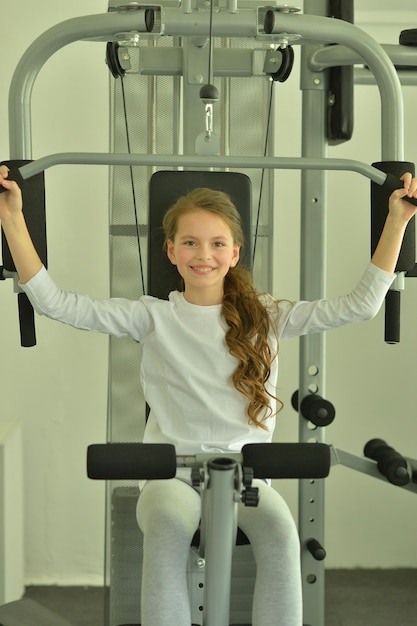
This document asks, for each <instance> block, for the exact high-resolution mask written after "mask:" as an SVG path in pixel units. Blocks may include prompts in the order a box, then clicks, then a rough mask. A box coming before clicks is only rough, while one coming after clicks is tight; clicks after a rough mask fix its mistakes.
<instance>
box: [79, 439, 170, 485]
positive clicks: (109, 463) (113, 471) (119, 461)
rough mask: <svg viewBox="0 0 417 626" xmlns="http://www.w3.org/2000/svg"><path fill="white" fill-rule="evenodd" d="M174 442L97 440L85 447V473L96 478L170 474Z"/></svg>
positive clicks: (116, 478)
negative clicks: (99, 441) (103, 441)
mask: <svg viewBox="0 0 417 626" xmlns="http://www.w3.org/2000/svg"><path fill="white" fill-rule="evenodd" d="M176 472H177V458H176V454H175V446H173V445H171V444H168V443H147V444H144V443H97V444H92V445H90V446H89V447H88V449H87V475H88V477H89V478H93V479H96V480H139V479H145V478H149V479H159V478H174V476H175V474H176Z"/></svg>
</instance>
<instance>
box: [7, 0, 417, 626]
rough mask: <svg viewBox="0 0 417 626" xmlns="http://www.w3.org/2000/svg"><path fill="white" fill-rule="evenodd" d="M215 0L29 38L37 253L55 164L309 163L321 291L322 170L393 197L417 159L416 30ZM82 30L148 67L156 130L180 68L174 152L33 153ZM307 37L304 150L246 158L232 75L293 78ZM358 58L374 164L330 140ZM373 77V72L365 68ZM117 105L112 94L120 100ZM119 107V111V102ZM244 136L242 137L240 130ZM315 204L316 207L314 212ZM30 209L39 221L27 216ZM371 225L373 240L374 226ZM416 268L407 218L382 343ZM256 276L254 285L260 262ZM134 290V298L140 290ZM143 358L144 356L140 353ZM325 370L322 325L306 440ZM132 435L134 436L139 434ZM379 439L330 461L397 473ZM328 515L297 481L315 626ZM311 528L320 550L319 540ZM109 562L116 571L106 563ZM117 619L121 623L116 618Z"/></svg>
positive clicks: (18, 103)
mask: <svg viewBox="0 0 417 626" xmlns="http://www.w3.org/2000/svg"><path fill="white" fill-rule="evenodd" d="M346 7H348V9H347V13H346ZM209 9H210V7H208V6H207V5H205V4H204V3H200V2H198V1H197V2H192V1H190V0H188V1H187V2H185V3H183V4H182V5H181V6H171V5H170V4H169V3H168V5H167V6H165V5H157V4H145V3H143V4H139V3H137V2H132V3H128V4H127V3H122V2H111V3H110V6H109V11H108V13H107V14H105V15H94V16H88V17H83V18H75V19H72V20H68V21H67V22H64V23H63V24H60V25H57V26H56V27H53V28H51V29H50V30H49V31H47V32H46V33H44V35H41V37H39V38H38V39H37V40H36V41H35V42H34V43H33V44H32V45H31V46H30V47H29V48H28V50H27V52H26V53H25V55H24V56H23V57H22V59H21V61H20V63H19V65H18V67H17V68H16V71H15V74H14V77H13V81H12V85H11V89H10V96H9V103H10V106H9V128H10V161H9V162H8V163H9V165H10V166H11V167H12V169H13V174H14V175H15V176H16V178H17V179H18V180H19V181H20V183H21V184H22V185H23V186H25V185H26V184H27V185H28V189H27V191H26V192H25V189H24V193H27V194H29V195H30V196H31V197H37V198H38V199H39V200H38V201H37V202H36V203H35V204H36V205H37V206H35V207H34V211H33V213H32V211H31V214H32V215H33V224H34V225H35V224H36V225H37V226H30V228H31V233H32V235H33V237H34V239H35V240H38V241H39V243H38V249H39V251H40V253H41V257H42V260H43V261H44V262H45V264H46V261H47V258H46V256H47V255H46V237H45V234H44V233H45V229H44V227H43V226H44V223H45V222H44V200H43V195H42V186H43V181H42V180H41V179H42V177H43V172H44V171H45V170H46V169H48V168H50V167H53V166H56V165H58V164H71V163H77V164H85V165H89V164H103V165H110V166H111V167H112V170H111V172H112V176H113V177H115V176H116V174H117V173H118V172H119V171H121V170H120V169H119V168H120V167H124V168H126V169H125V170H124V172H125V174H124V175H125V176H126V175H127V176H128V177H130V175H131V172H132V171H133V169H134V168H135V170H136V171H137V172H138V174H137V175H136V176H138V179H135V181H134V182H135V184H138V185H142V186H143V188H144V189H145V190H146V188H147V184H148V181H149V178H150V172H152V171H153V170H155V169H162V168H172V169H173V170H175V169H179V168H184V169H196V168H198V169H202V170H210V169H216V170H221V169H224V170H226V169H233V170H236V171H242V170H245V171H246V170H249V171H250V172H251V173H252V172H255V171H262V172H272V171H273V170H275V169H299V170H301V171H302V183H301V188H302V201H301V217H302V222H301V238H302V246H301V250H302V251H301V293H300V297H301V298H302V299H307V300H309V299H316V298H319V297H321V295H322V294H323V291H324V283H325V273H326V268H325V259H324V252H323V251H324V250H325V247H326V246H325V223H326V177H325V172H326V171H330V170H337V171H352V172H356V173H358V174H360V175H362V176H365V177H366V178H368V179H370V180H371V182H372V193H373V196H374V197H375V195H379V194H383V195H384V197H385V199H386V198H387V197H388V196H389V194H390V192H391V190H392V189H394V188H396V187H397V186H399V182H398V178H399V176H400V175H401V174H402V173H403V171H404V170H405V169H408V170H410V171H413V164H410V163H406V162H404V161H403V158H404V155H403V134H404V129H403V110H402V109H403V107H402V92H401V84H400V81H399V76H398V73H397V71H396V69H395V67H394V63H395V65H396V66H399V65H400V66H401V67H403V68H404V67H410V68H415V67H416V66H417V52H416V50H415V46H416V41H415V33H413V32H412V31H409V32H405V33H403V34H402V36H401V37H402V41H401V40H400V45H398V46H385V47H383V46H381V45H380V44H378V43H377V42H375V41H374V40H373V39H372V38H371V37H369V36H368V35H367V34H366V33H364V32H363V31H361V30H359V29H357V28H356V27H355V26H354V24H353V3H350V2H346V3H345V2H344V3H341V2H327V1H325V0H306V1H305V2H304V14H300V13H299V12H298V11H297V10H296V9H295V8H292V7H289V6H288V5H284V6H280V5H275V4H272V5H270V6H268V7H265V6H261V5H260V4H259V3H255V2H244V3H242V6H238V5H237V3H235V2H233V0H230V1H229V2H227V3H224V4H223V3H222V2H220V3H219V4H218V5H216V11H210V10H209ZM342 9H343V13H342ZM335 18H337V19H335ZM122 35H123V36H122ZM81 39H84V40H85V39H91V40H94V41H96V42H97V41H101V42H106V43H107V44H109V43H110V46H109V47H108V65H109V68H110V70H111V71H112V73H113V75H114V76H115V82H117V77H119V78H121V77H122V76H123V75H124V74H126V76H129V72H132V74H136V76H135V78H136V79H137V80H138V81H139V80H142V79H144V77H146V80H147V82H148V91H147V99H148V100H149V103H148V104H149V108H148V110H149V111H150V113H149V115H150V117H149V119H148V122H149V125H148V130H149V128H150V127H151V126H152V124H151V123H150V122H151V121H152V120H153V119H154V118H153V117H152V116H153V114H154V113H157V110H156V108H155V107H156V104H155V103H156V100H157V99H156V96H155V88H156V84H157V82H158V81H157V78H158V77H160V76H167V75H168V76H170V81H171V82H170V86H169V88H170V89H172V91H173V96H172V107H171V109H170V111H171V112H173V114H174V124H173V125H172V126H173V135H172V138H171V143H170V145H169V146H167V147H166V148H165V153H163V152H160V151H159V146H160V144H159V145H157V146H156V145H155V142H154V137H153V136H152V132H150V133H148V136H147V139H146V141H147V143H146V145H145V146H144V147H141V149H140V150H139V149H138V150H135V151H130V150H128V151H126V150H120V151H118V150H115V151H113V152H111V153H110V154H97V153H70V154H69V153H61V154H56V155H49V156H46V157H43V158H40V159H37V160H35V161H32V158H33V155H32V142H31V120H30V101H31V92H32V88H33V85H34V82H35V80H36V77H37V74H38V73H39V71H40V70H41V68H42V66H43V64H44V63H45V62H46V60H47V59H48V58H50V57H51V56H52V55H53V54H54V53H55V52H56V51H57V50H59V49H60V48H62V47H63V46H65V45H68V44H70V43H71V42H73V41H78V40H81ZM207 40H209V43H210V44H212V43H213V42H214V43H217V41H218V40H219V41H220V42H221V44H222V45H221V48H220V47H217V46H215V45H207ZM242 40H245V42H246V41H250V42H251V43H252V48H250V49H249V51H248V49H245V48H244V47H243V45H242V49H241V48H240V43H241V41H242ZM165 42H168V44H165ZM198 42H200V43H198ZM231 42H237V44H238V45H237V46H236V48H233V46H230V43H231ZM142 44H144V45H143V46H142ZM145 44H146V45H145ZM158 44H160V45H158ZM298 46H299V47H300V50H301V61H302V63H301V90H302V97H303V120H302V124H303V145H302V154H301V157H299V158H286V157H277V156H275V155H274V154H273V146H272V143H271V142H270V143H269V146H268V150H265V151H263V152H261V154H260V155H254V154H253V152H252V153H251V155H250V156H248V155H247V153H246V152H244V147H246V146H244V147H242V148H240V149H241V150H242V151H243V154H242V155H236V152H235V151H234V149H233V148H234V146H233V145H230V143H231V141H230V136H229V133H230V130H231V128H230V125H229V126H228V125H227V124H226V125H225V126H224V127H221V123H222V121H221V120H224V119H227V115H226V114H227V112H230V106H231V105H230V98H231V97H232V95H233V94H232V89H233V86H231V85H232V79H233V78H235V77H242V76H245V77H250V78H251V80H252V79H254V77H255V76H257V77H258V78H259V77H260V76H261V77H262V79H263V80H264V79H265V77H269V78H270V80H271V81H275V80H278V81H282V80H285V79H286V78H288V75H289V73H290V71H291V63H292V58H293V56H292V55H293V53H294V48H295V49H297V47H298ZM137 49H138V50H139V52H140V54H139V55H137V57H134V54H133V53H134V52H135V51H136V50H137ZM132 59H134V61H135V63H136V64H137V67H136V66H135V67H133V69H132V66H130V67H129V65H130V64H131V62H132ZM357 63H362V64H364V66H365V69H364V70H361V71H360V81H362V82H364V81H365V80H374V81H375V82H376V84H377V86H378V88H379V92H380V97H381V155H380V161H378V162H377V163H375V164H374V165H372V166H371V165H368V164H365V163H361V162H360V161H353V160H348V159H329V158H326V149H327V145H329V144H333V143H339V142H341V141H346V140H348V139H349V137H350V134H351V132H352V121H351V117H350V113H351V104H352V84H353V78H354V73H353V66H354V65H355V64H357ZM413 75H415V72H409V73H408V77H412V76H413ZM369 76H371V77H372V79H370V78H368V77H369ZM230 77H231V78H230ZM181 78H182V80H181ZM408 80H412V78H408ZM216 81H217V82H218V81H223V82H222V91H221V102H220V104H221V107H222V109H221V115H220V113H219V110H218V109H219V108H220V107H219V106H218V102H217V101H216V91H215V90H212V89H211V88H208V89H206V90H203V91H202V92H201V88H202V87H205V86H207V85H208V86H210V85H212V84H213V83H216ZM141 85H142V83H141ZM217 91H218V90H217ZM329 93H330V94H331V97H330V98H329ZM329 101H330V104H329ZM114 102H115V103H116V97H115V99H114ZM114 106H115V107H116V104H115V105H114ZM216 107H217V111H216ZM228 107H229V108H228ZM203 109H204V113H203V114H202V111H203ZM216 115H217V116H218V118H216ZM219 118H221V119H219ZM183 119H185V120H186V123H185V124H183V123H182V120H183ZM202 120H204V123H203V125H202ZM152 128H153V126H152ZM218 128H221V133H220V137H219V136H217V130H218ZM235 132H236V134H239V133H238V130H235ZM149 135H150V136H149ZM112 139H113V148H114V147H115V146H117V145H118V138H117V136H116V133H115V134H114V136H113V138H112ZM232 143H233V142H232ZM126 173H127V174H126ZM35 181H38V182H37V184H38V185H40V190H39V191H38V192H36V194H35V193H34V191H33V188H29V185H35ZM39 181H40V182H39ZM268 185H269V194H271V190H272V182H271V180H268ZM117 193H120V192H116V193H115V200H118V199H119V198H117V197H116V196H117ZM145 195H146V191H145ZM380 200H381V196H379V201H380ZM312 202H314V211H312V210H311V207H312ZM271 206H272V203H271ZM26 217H27V219H28V221H30V219H31V217H30V216H29V213H28V214H27V215H26ZM272 217H273V216H272V215H268V216H266V217H265V218H264V219H265V223H264V224H263V225H261V226H263V228H264V233H263V234H264V235H265V232H267V231H268V230H270V228H269V227H270V224H271V220H272ZM384 217H385V216H381V215H376V216H375V217H374V220H373V221H374V223H376V224H380V223H381V220H383V219H384ZM130 222H131V220H130ZM122 224H123V227H119V226H118V221H117V220H116V223H115V224H113V225H112V227H111V228H112V237H113V239H114V240H116V238H118V237H121V236H126V237H130V238H131V237H132V229H133V228H135V227H136V225H134V224H131V223H126V224H125V222H122ZM122 231H124V233H123V232H122ZM145 231H146V227H145V222H144V224H139V234H140V237H146V234H144V233H145ZM374 232H375V238H376V237H377V236H378V226H376V227H375V231H374ZM265 240H266V245H265V249H264V255H265V257H264V259H263V263H262V267H263V268H264V267H265V266H266V265H267V264H268V261H269V260H270V247H271V245H270V244H271V242H270V241H268V238H267V237H266V236H265ZM129 241H130V240H129ZM124 247H125V248H126V246H124ZM114 260H115V261H117V259H114ZM128 261H129V259H128ZM414 265H415V251H414V241H413V229H412V228H410V229H409V230H408V233H407V236H406V240H405V245H404V247H403V252H402V255H401V258H400V261H399V264H398V266H397V270H398V278H397V280H396V283H395V285H394V288H393V289H392V290H391V292H390V294H389V297H388V298H387V304H386V318H387V324H386V337H385V339H386V341H387V342H389V343H395V342H397V341H398V340H399V322H398V311H399V296H400V293H401V291H402V289H403V287H404V278H405V276H407V275H408V276H413V274H414V273H415V269H414ZM259 273H260V274H261V272H259ZM254 275H255V281H256V275H257V274H256V264H255V267H254ZM1 277H2V278H15V272H14V266H13V263H12V261H11V259H10V255H8V251H7V247H6V246H5V245H3V268H2V271H1ZM128 283H129V281H127V284H128ZM15 284H16V280H15ZM16 288H17V287H16ZM127 295H128V296H130V297H132V293H129V294H127ZM133 297H134V294H133ZM18 298H19V308H20V319H21V328H22V344H23V345H33V344H34V343H35V341H36V339H35V333H34V324H33V314H32V311H31V308H30V306H28V303H27V302H26V301H25V297H24V296H23V294H19V295H18ZM128 350H129V349H128ZM111 352H112V354H113V355H116V361H117V360H119V359H120V358H121V356H122V355H123V358H125V356H126V351H125V346H123V348H119V347H118V346H116V345H113V344H112V349H111ZM136 355H137V352H135V357H136ZM325 369H326V368H325V353H324V338H323V337H322V336H320V335H317V336H308V337H305V338H302V339H301V340H300V378H299V389H298V394H297V396H295V397H294V400H293V405H294V407H295V408H296V409H297V410H298V412H299V415H300V422H299V424H300V427H299V441H300V443H302V444H304V443H307V442H310V441H311V439H312V430H311V428H310V426H311V424H314V425H315V426H316V429H315V430H314V431H313V432H314V437H313V438H314V440H315V442H316V443H318V444H321V443H324V437H325V435H324V427H325V426H326V424H328V423H330V421H331V419H332V417H333V416H334V407H332V405H331V403H330V402H329V401H328V400H327V399H326V392H325V377H326V374H325ZM119 382H120V381H119V380H118V377H117V371H116V367H115V365H114V363H112V364H111V376H110V385H112V384H113V383H114V384H115V385H116V384H119ZM312 389H314V391H312ZM110 395H111V394H110ZM128 397H129V396H128ZM130 400H131V397H130ZM117 408H118V407H117V404H116V402H114V403H112V400H111V401H110V407H109V441H117V440H118V439H119V437H120V436H121V434H123V435H126V434H128V436H131V435H132V429H131V426H130V424H128V423H127V422H126V421H125V422H123V424H122V426H121V428H120V429H119V430H118V429H117V427H116V426H115V416H116V413H117ZM133 419H134V420H136V419H137V415H136V413H135V415H133V417H132V421H133ZM134 435H135V436H136V435H137V433H136V431H135V432H134ZM309 445H311V444H309ZM382 447H383V445H382ZM387 447H389V446H387ZM380 448H381V445H376V444H373V445H369V446H367V450H366V451H365V456H366V457H369V458H359V457H355V456H354V455H351V454H349V453H347V452H344V451H342V450H338V449H335V448H331V456H332V463H334V464H336V463H340V464H343V465H345V466H347V467H351V468H352V469H355V470H358V471H360V472H363V473H365V474H368V475H372V476H375V477H378V478H382V479H383V480H387V478H385V476H383V475H382V474H381V473H380V469H381V467H382V466H383V463H382V462H379V461H377V460H376V450H379V449H380ZM370 450H371V451H370ZM379 452H380V450H379ZM413 463H414V462H413V461H412V460H410V459H408V460H407V468H406V475H407V476H408V478H409V480H408V481H406V483H405V484H402V485H399V486H401V488H404V489H408V490H409V491H412V492H413V493H415V492H416V486H415V471H414V470H413V469H412V467H413ZM410 468H411V469H410ZM395 472H396V474H395V475H396V476H397V475H399V476H400V477H401V475H402V476H404V471H403V468H399V469H397V470H395ZM113 487H114V485H112V484H110V486H109V489H110V491H113ZM323 517H324V483H323V481H322V480H311V479H301V480H300V489H299V532H300V539H301V544H302V571H303V589H304V605H305V616H304V622H305V623H306V624H309V625H310V626H322V624H323V623H324V563H323V555H324V553H325V551H324V548H323V546H324V528H323V526H324V522H323ZM312 537H313V538H314V542H315V543H314V546H315V549H311V546H312V545H313V544H312V543H311V538H312ZM110 560H111V559H110ZM107 569H108V570H109V571H111V563H109V562H108V567H107ZM0 616H1V613H0ZM6 626H8V624H6ZM111 626H114V625H113V623H112V624H111Z"/></svg>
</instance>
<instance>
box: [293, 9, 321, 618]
mask: <svg viewBox="0 0 417 626" xmlns="http://www.w3.org/2000/svg"><path fill="white" fill-rule="evenodd" d="M304 10H305V12H307V13H308V12H314V13H315V14H316V15H326V14H327V2H326V1H325V0H319V1H314V2H312V1H310V2H308V0H307V1H306V2H305V7H304ZM311 51H312V46H303V50H302V54H303V56H302V73H301V90H302V156H303V157H305V158H310V157H314V158H325V157H326V153H327V146H326V141H325V137H326V133H325V112H326V99H327V84H326V74H325V73H323V72H321V73H315V72H312V71H311V70H310V69H309V68H308V64H307V59H308V56H309V54H310V53H311ZM326 195H327V194H326V172H324V171H310V170H306V171H303V172H302V177H301V253H300V254H301V266H300V271H301V275H300V297H301V299H304V300H314V299H317V298H320V297H323V295H324V292H325V277H326V222H327V219H326V217H327V216H326V212H327V206H326V200H327V197H326ZM325 348H326V343H325V335H324V334H323V333H320V334H315V335H309V336H307V337H302V338H301V339H300V364H299V392H298V393H299V400H300V402H301V400H302V398H304V397H305V396H307V395H308V394H309V393H310V392H311V391H314V392H320V395H322V396H324V397H325V376H326V372H325ZM309 426H310V424H309V423H308V422H307V421H306V420H305V419H304V418H303V417H302V416H301V414H300V417H299V440H300V441H301V442H308V441H309V440H310V439H311V438H312V436H313V437H314V439H316V440H317V441H319V442H323V441H324V433H323V429H321V428H318V429H317V430H316V431H314V432H312V431H311V430H310V428H309ZM298 498H299V513H298V516H299V520H298V525H299V534H300V542H301V571H302V584H303V602H304V620H303V623H305V624H308V625H309V626H324V597H325V581H324V563H323V561H316V560H314V558H313V557H312V555H311V554H310V552H309V551H308V549H307V543H308V540H309V539H310V538H314V539H317V541H319V542H320V544H321V545H323V543H324V481H323V480H300V483H299V495H298Z"/></svg>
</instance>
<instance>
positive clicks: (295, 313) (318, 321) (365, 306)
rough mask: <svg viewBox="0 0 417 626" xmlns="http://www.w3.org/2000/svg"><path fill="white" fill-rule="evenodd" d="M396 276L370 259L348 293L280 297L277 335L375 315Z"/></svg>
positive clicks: (288, 335) (293, 334) (316, 330)
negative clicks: (309, 299) (301, 298)
mask: <svg viewBox="0 0 417 626" xmlns="http://www.w3.org/2000/svg"><path fill="white" fill-rule="evenodd" d="M394 278H395V275H394V274H389V273H388V272H385V271H383V270H381V269H379V268H378V267H377V266H376V265H374V264H373V263H369V265H368V267H367V268H366V270H365V273H364V275H363V276H362V279H361V280H360V282H359V283H358V285H357V286H356V287H355V289H354V290H353V291H352V292H351V293H349V294H347V295H344V296H338V297H336V298H330V299H323V300H315V301H313V302H306V301H300V302H295V303H291V302H287V301H280V302H279V308H278V320H277V326H278V336H279V337H280V339H289V338H291V337H298V336H301V335H306V334H309V333H319V332H323V331H326V330H331V329H332V328H339V327H341V326H346V325H348V324H355V323H357V322H362V321H365V320H369V319H372V318H373V317H375V315H376V314H377V313H378V311H379V309H380V308H381V305H382V303H383V301H384V298H385V295H386V293H387V291H388V289H389V287H390V286H391V284H392V282H393V280H394Z"/></svg>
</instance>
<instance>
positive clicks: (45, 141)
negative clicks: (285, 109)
mask: <svg viewBox="0 0 417 626" xmlns="http://www.w3.org/2000/svg"><path fill="white" fill-rule="evenodd" d="M106 11H107V2H106V0H72V1H71V2H56V1H55V0H43V2H42V3H36V2H31V1H30V0H25V1H23V2H19V3H18V4H16V3H6V2H2V9H1V24H2V37H1V40H0V56H1V58H2V65H3V69H2V88H1V91H0V117H1V119H2V120H3V123H2V132H1V133H0V154H1V158H2V159H7V158H8V156H9V147H8V129H7V119H8V113H7V110H8V107H7V99H8V86H9V84H10V80H11V77H12V73H13V71H14V68H15V66H16V64H17V62H18V61H19V59H20V57H21V56H22V54H23V52H24V51H25V50H26V48H28V47H29V45H30V44H31V43H32V42H33V41H34V40H35V38H36V37H37V36H38V35H40V34H41V33H43V32H44V31H46V30H47V29H48V28H50V27H52V26H54V25H55V24H58V23H59V22H62V21H64V20H66V19H70V18H73V17H77V16H82V15H90V14H95V13H105V12H106ZM33 131H34V132H33V157H34V158H37V157H40V156H43V155H46V154H51V153H54V152H67V151H68V152H69V151H103V152H107V151H108V69H107V66H106V64H105V44H104V43H91V42H90V43H89V42H81V43H74V44H71V45H69V46H67V47H66V48H64V49H63V50H61V51H60V52H58V53H57V54H55V55H54V56H53V57H52V58H51V59H50V60H49V61H48V62H47V63H46V64H45V66H44V68H43V69H42V70H41V72H40V74H39V77H38V79H37V81H36V83H35V88H34V94H33ZM46 182H47V213H48V243H49V265H50V268H51V270H52V272H53V275H54V277H55V278H56V280H57V281H58V282H59V283H60V284H61V285H64V286H65V287H67V288H76V289H78V290H79V291H85V292H88V293H90V292H91V293H93V294H95V295H97V296H106V295H107V294H108V238H107V228H108V227H107V207H108V203H107V171H106V168H96V167H91V166H90V167H85V168H81V167H78V166H68V167H57V168H52V169H51V170H48V172H47V173H46ZM0 298H1V311H2V315H1V319H2V324H1V327H0V346H1V348H0V350H1V359H0V380H1V383H0V386H1V409H0V419H2V420H11V419H17V420H20V421H21V422H22V423H23V435H24V459H25V467H24V476H25V554H26V580H27V582H28V583H45V584H48V583H55V582H58V583H60V584H79V583H81V584H82V583H86V584H88V583H101V581H102V577H103V574H102V572H103V544H104V531H103V518H104V516H103V512H104V486H103V484H102V483H94V482H92V481H89V480H88V479H87V477H86V471H85V454H86V447H87V445H88V444H89V443H91V442H94V441H104V440H105V428H106V402H107V401H106V394H107V343H108V341H107V338H106V337H104V336H97V335H94V334H86V333H78V332H76V331H74V330H72V329H70V328H67V327H64V326H61V325H59V324H52V323H48V321H46V320H44V319H38V320H37V322H36V325H37V336H38V345H37V346H36V347H35V348H26V349H23V348H20V340H19V331H18V321H17V309H16V307H17V305H16V296H15V295H14V294H13V288H12V284H11V282H9V281H7V282H5V283H2V284H1V295H0Z"/></svg>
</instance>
